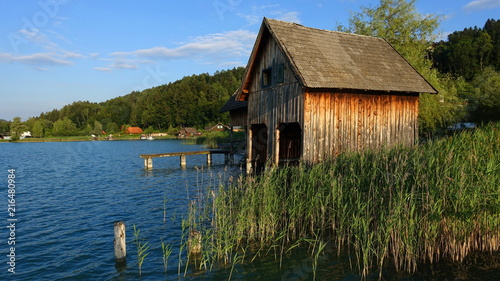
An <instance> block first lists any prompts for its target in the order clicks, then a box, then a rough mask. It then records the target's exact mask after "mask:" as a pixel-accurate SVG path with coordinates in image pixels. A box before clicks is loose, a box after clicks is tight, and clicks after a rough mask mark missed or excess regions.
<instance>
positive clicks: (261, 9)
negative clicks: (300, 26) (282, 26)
mask: <svg viewBox="0 0 500 281" xmlns="http://www.w3.org/2000/svg"><path fill="white" fill-rule="evenodd" d="M238 16H239V17H241V18H244V19H245V20H246V21H247V22H248V24H249V25H255V24H260V23H261V22H262V18H264V17H270V18H273V19H277V20H282V21H288V22H295V23H301V22H302V21H301V20H300V19H299V12H298V11H289V10H287V9H283V8H281V7H280V5H279V4H274V5H264V6H254V7H252V10H251V11H250V13H245V14H238Z"/></svg>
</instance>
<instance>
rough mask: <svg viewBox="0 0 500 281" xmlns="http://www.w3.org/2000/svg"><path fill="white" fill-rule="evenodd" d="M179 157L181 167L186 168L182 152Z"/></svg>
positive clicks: (184, 156)
mask: <svg viewBox="0 0 500 281" xmlns="http://www.w3.org/2000/svg"><path fill="white" fill-rule="evenodd" d="M180 158H181V168H186V155H185V154H183V155H181V156H180Z"/></svg>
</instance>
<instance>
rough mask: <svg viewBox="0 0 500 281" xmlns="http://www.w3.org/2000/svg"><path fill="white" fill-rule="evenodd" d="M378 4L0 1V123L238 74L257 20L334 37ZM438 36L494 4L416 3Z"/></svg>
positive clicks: (496, 5) (495, 8)
mask: <svg viewBox="0 0 500 281" xmlns="http://www.w3.org/2000/svg"><path fill="white" fill-rule="evenodd" d="M377 3H378V1H377V0H329V1H322V0H288V1H284V0H283V1H280V0H257V1H249V0H204V1H203V0H193V1H187V0H184V1H160V0H149V1H138V0H137V1H111V0H109V1H97V0H92V1H90V0H88V1H83V0H23V1H8V0H0V77H1V78H0V100H1V102H0V119H6V120H12V119H13V118H14V117H16V116H20V117H21V118H22V119H23V120H26V119H27V118H29V117H33V116H38V115H39V114H40V113H41V112H46V111H51V110H52V109H56V108H61V107H62V106H64V105H66V104H69V103H72V102H74V101H91V102H102V101H105V100H108V99H111V98H114V97H118V96H123V95H126V94H128V93H130V92H132V91H134V90H139V91H140V90H143V89H146V88H150V87H153V86H158V85H162V84H166V83H169V82H173V81H175V80H178V79H180V78H182V77H184V76H189V75H192V74H200V73H210V74H213V73H214V72H215V71H216V70H222V69H228V68H233V67H236V66H245V65H246V63H247V61H248V56H249V54H250V51H251V48H252V47H253V43H254V40H255V37H256V35H257V32H258V30H259V27H260V24H261V22H262V18H263V17H264V16H265V17H269V18H273V19H278V20H284V21H292V22H297V23H300V24H302V25H305V26H309V27H315V28H322V29H329V30H333V29H335V28H336V26H337V24H343V25H347V20H348V18H349V12H350V11H359V9H360V7H361V6H362V5H364V6H370V5H375V4H377ZM417 9H418V11H419V12H420V13H422V14H436V15H441V16H443V21H442V22H441V27H440V33H441V35H440V36H442V37H443V38H445V37H446V34H448V33H450V32H453V31H457V30H463V29H464V28H466V27H471V26H478V27H482V26H483V25H484V23H485V22H486V20H487V19H488V18H494V19H500V0H444V1H443V0H441V1H438V0H417Z"/></svg>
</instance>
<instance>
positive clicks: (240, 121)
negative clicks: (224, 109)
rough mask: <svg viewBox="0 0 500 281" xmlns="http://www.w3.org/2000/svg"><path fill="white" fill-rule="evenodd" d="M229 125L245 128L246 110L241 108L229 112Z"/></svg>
mask: <svg viewBox="0 0 500 281" xmlns="http://www.w3.org/2000/svg"><path fill="white" fill-rule="evenodd" d="M229 120H230V122H229V125H231V126H246V125H247V109H246V108H241V109H237V110H231V111H230V112H229Z"/></svg>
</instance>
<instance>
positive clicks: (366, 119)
mask: <svg viewBox="0 0 500 281" xmlns="http://www.w3.org/2000/svg"><path fill="white" fill-rule="evenodd" d="M417 118H418V96H402V95H387V94H384V95H382V94H373V95H371V94H357V93H331V92H308V93H306V94H305V101H304V130H303V138H304V150H303V160H305V161H306V162H313V163H314V162H318V161H321V160H324V159H326V158H328V157H331V156H335V155H338V154H339V153H341V152H346V151H356V150H361V149H363V148H365V147H371V148H376V147H381V146H392V145H395V144H404V145H413V144H415V141H416V140H417V138H418V121H417Z"/></svg>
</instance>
